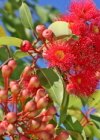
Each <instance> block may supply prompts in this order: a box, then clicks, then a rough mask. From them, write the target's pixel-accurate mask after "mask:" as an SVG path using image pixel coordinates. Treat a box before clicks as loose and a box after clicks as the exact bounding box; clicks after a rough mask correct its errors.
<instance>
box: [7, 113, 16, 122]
mask: <svg viewBox="0 0 100 140" xmlns="http://www.w3.org/2000/svg"><path fill="white" fill-rule="evenodd" d="M6 119H7V121H8V122H9V123H14V122H15V121H16V119H17V116H16V113H15V112H9V113H8V114H7V115H6Z"/></svg>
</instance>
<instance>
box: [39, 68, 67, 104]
mask: <svg viewBox="0 0 100 140" xmlns="http://www.w3.org/2000/svg"><path fill="white" fill-rule="evenodd" d="M37 74H38V76H39V79H40V82H41V84H42V85H43V86H44V87H45V88H46V90H47V91H48V93H49V95H50V97H51V98H52V99H53V101H54V102H56V103H57V104H58V105H59V106H61V104H62V101H63V95H64V86H63V82H62V79H61V76H60V75H59V74H58V72H57V71H56V70H54V69H40V70H37Z"/></svg>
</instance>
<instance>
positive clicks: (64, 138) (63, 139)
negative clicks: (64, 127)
mask: <svg viewBox="0 0 100 140" xmlns="http://www.w3.org/2000/svg"><path fill="white" fill-rule="evenodd" d="M68 137H69V134H68V132H66V131H63V132H61V133H60V134H59V135H58V136H56V138H55V140H67V139H68Z"/></svg>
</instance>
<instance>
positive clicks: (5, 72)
mask: <svg viewBox="0 0 100 140" xmlns="http://www.w3.org/2000/svg"><path fill="white" fill-rule="evenodd" d="M1 71H2V76H3V77H4V78H7V77H10V75H11V73H12V68H11V67H9V66H8V65H4V66H3V67H2V70H1Z"/></svg>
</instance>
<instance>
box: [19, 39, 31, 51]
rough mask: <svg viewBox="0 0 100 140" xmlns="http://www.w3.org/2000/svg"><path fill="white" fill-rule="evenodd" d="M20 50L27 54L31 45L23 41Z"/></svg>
mask: <svg viewBox="0 0 100 140" xmlns="http://www.w3.org/2000/svg"><path fill="white" fill-rule="evenodd" d="M21 50H22V51H23V52H28V51H29V50H32V43H31V42H29V41H28V40H24V41H23V42H22V44H21Z"/></svg>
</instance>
